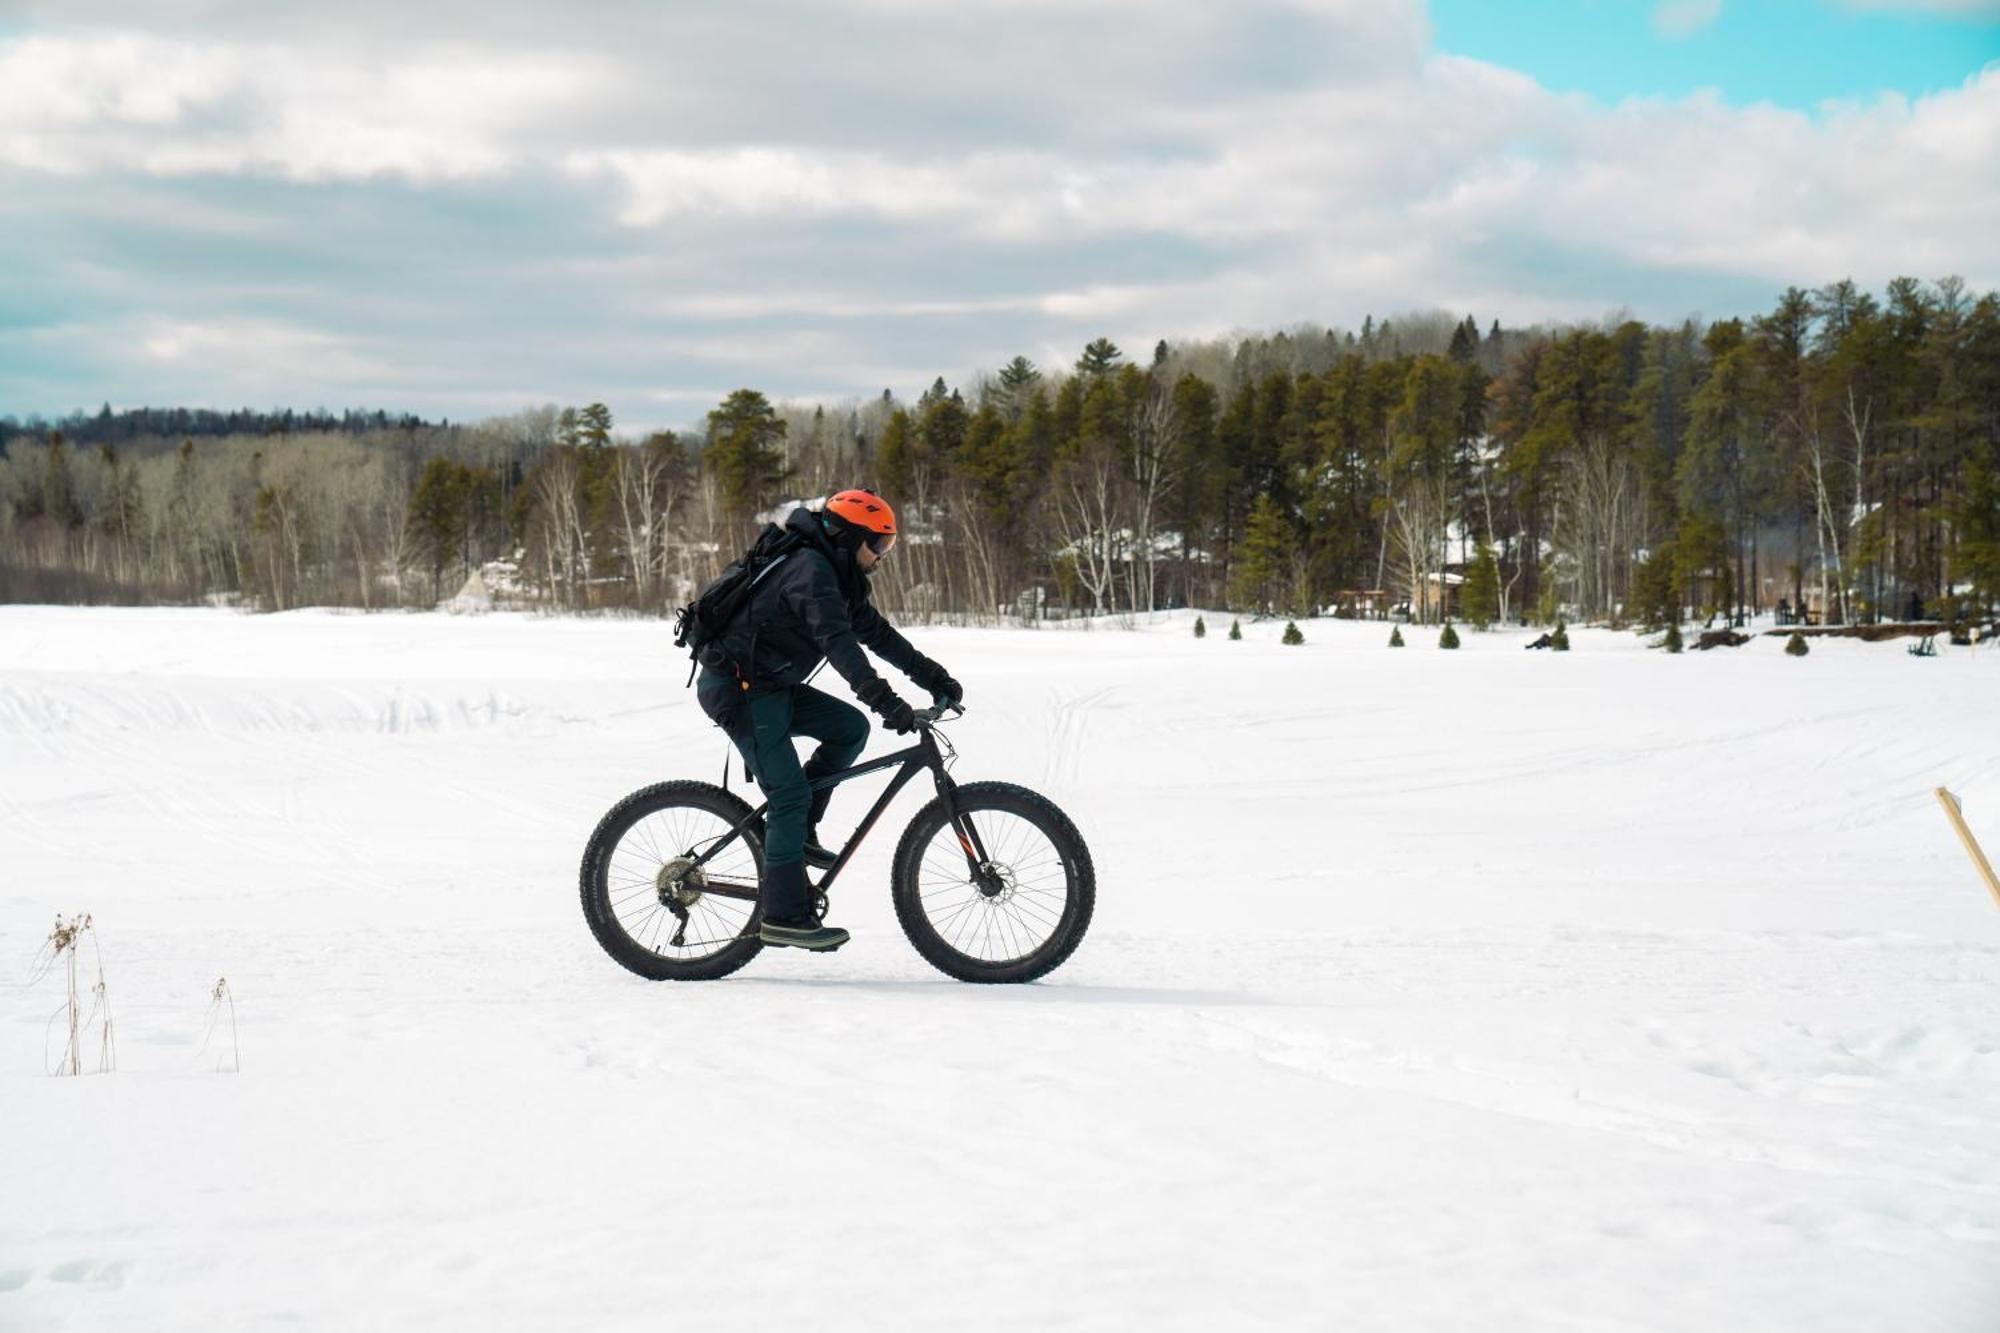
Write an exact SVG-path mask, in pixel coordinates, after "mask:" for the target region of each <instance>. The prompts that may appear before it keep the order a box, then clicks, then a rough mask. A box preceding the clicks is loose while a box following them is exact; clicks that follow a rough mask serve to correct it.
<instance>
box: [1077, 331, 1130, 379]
mask: <svg viewBox="0 0 2000 1333" xmlns="http://www.w3.org/2000/svg"><path fill="white" fill-rule="evenodd" d="M1124 355H1125V354H1124V353H1123V352H1121V351H1119V350H1118V344H1117V343H1115V342H1112V341H1111V340H1110V339H1109V338H1093V339H1091V341H1090V345H1089V346H1087V347H1085V348H1084V349H1083V355H1082V356H1080V357H1078V358H1077V359H1076V373H1077V374H1079V375H1081V376H1083V377H1084V378H1086V379H1095V378H1096V377H1098V376H1100V375H1108V374H1110V373H1111V371H1112V369H1113V368H1114V367H1116V366H1117V364H1118V362H1119V361H1120V360H1121V359H1122V358H1123V357H1124Z"/></svg>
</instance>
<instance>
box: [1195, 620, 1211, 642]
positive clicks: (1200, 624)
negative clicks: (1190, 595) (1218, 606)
mask: <svg viewBox="0 0 2000 1333" xmlns="http://www.w3.org/2000/svg"><path fill="white" fill-rule="evenodd" d="M1194 636H1195V637H1196V638H1197V639H1205V638H1207V637H1208V622H1207V621H1205V620H1203V619H1202V618H1201V617H1200V616H1196V617H1195V618H1194Z"/></svg>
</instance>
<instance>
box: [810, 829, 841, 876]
mask: <svg viewBox="0 0 2000 1333" xmlns="http://www.w3.org/2000/svg"><path fill="white" fill-rule="evenodd" d="M839 859H840V855H839V853H837V852H830V851H828V850H827V849H826V848H824V847H822V846H820V841H819V830H818V829H816V828H809V829H807V830H806V864H807V865H809V866H811V867H812V868H813V869H814V870H831V869H833V863H834V862H835V861H838V860H839Z"/></svg>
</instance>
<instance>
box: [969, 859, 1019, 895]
mask: <svg viewBox="0 0 2000 1333" xmlns="http://www.w3.org/2000/svg"><path fill="white" fill-rule="evenodd" d="M972 882H973V884H974V885H975V886H976V887H977V888H978V890H979V892H980V893H981V894H982V895H984V896H985V897H986V898H987V899H988V900H989V901H991V902H994V903H1004V902H1006V901H1007V900H1008V899H1009V898H1012V897H1013V896H1014V888H1015V885H1016V884H1017V882H1018V881H1017V880H1016V879H1015V878H1014V868H1013V867H1012V866H1010V865H1006V864H1004V863H1002V862H999V861H982V862H980V863H979V873H978V874H977V876H976V877H975V878H974V879H973V881H972Z"/></svg>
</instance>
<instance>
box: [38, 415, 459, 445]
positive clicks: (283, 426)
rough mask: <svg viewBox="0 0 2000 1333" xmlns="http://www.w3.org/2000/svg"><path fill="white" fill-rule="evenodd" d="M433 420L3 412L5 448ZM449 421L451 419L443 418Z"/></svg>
mask: <svg viewBox="0 0 2000 1333" xmlns="http://www.w3.org/2000/svg"><path fill="white" fill-rule="evenodd" d="M430 424H431V423H429V422H427V421H425V420H424V419H423V418H421V417H415V416H411V415H409V414H407V413H397V414H391V413H388V412H383V411H374V412H366V411H359V412H358V411H355V410H353V409H349V410H347V411H344V412H342V413H341V414H340V415H338V416H335V415H334V414H333V413H331V412H326V411H314V412H295V411H293V410H291V409H290V408H283V409H280V410H278V411H273V412H257V411H253V410H251V409H249V408H243V409H239V410H237V411H234V412H216V411H211V410H210V409H208V408H203V407H139V408H128V409H126V410H124V411H120V412H114V411H112V410H111V404H109V403H106V404H105V405H104V406H103V407H102V408H101V409H99V410H98V411H97V412H96V413H88V412H74V413H71V414H70V415H69V416H66V417H62V418H59V419H58V420H54V421H50V420H46V419H45V418H42V417H38V416H29V417H27V418H25V419H23V418H19V417H13V416H0V452H4V451H5V450H6V448H7V445H8V443H9V442H10V441H14V440H21V439H26V440H28V441H30V442H38V441H41V440H45V439H47V438H48V437H49V436H50V435H51V434H60V435H61V436H62V437H63V439H65V440H67V441H68V442H69V444H70V445H71V447H73V448H74V447H77V446H80V445H97V444H129V443H131V442H132V441H134V440H148V439H171V440H194V439H213V438H215V437H217V436H222V435H293V434H299V435H305V434H322V435H367V434H374V433H379V432H381V431H387V430H404V431H409V430H422V429H425V428H426V427H428V426H429V425H430ZM438 424H439V425H449V424H450V423H449V422H439V423H438Z"/></svg>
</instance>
